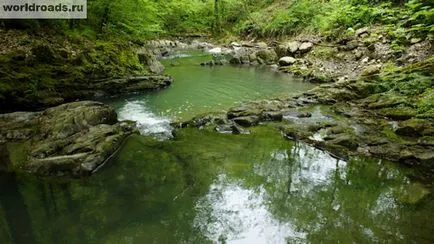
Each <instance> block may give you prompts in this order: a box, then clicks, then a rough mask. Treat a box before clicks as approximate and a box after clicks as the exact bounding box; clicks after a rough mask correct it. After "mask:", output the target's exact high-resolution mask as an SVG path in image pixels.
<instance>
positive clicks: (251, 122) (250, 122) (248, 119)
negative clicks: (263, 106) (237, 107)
mask: <svg viewBox="0 0 434 244" xmlns="http://www.w3.org/2000/svg"><path fill="white" fill-rule="evenodd" d="M233 121H234V122H235V123H237V124H239V125H241V126H245V127H250V126H255V125H257V124H258V123H259V117H258V116H244V117H237V118H234V119H233Z"/></svg>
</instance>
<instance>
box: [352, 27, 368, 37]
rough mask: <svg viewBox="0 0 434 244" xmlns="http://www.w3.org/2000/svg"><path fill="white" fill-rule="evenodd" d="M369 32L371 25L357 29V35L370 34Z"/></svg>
mask: <svg viewBox="0 0 434 244" xmlns="http://www.w3.org/2000/svg"><path fill="white" fill-rule="evenodd" d="M368 33H369V27H363V28H360V29H357V30H356V33H355V34H356V36H361V35H362V34H368Z"/></svg>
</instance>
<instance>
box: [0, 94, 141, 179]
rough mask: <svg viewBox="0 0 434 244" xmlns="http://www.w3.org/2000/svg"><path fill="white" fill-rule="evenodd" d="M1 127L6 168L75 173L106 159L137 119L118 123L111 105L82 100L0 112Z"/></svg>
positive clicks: (0, 141)
mask: <svg viewBox="0 0 434 244" xmlns="http://www.w3.org/2000/svg"><path fill="white" fill-rule="evenodd" d="M0 128H1V129H0V144H1V145H2V146H3V148H7V153H6V154H3V157H7V159H4V160H5V161H7V162H10V165H8V167H9V169H10V170H24V171H27V172H30V173H34V174H37V175H45V176H65V175H66V176H72V177H78V176H85V175H89V174H90V173H92V172H94V171H95V170H96V169H97V168H98V167H99V166H101V165H102V164H103V163H104V162H105V161H106V160H107V159H108V158H110V156H111V155H112V154H113V153H115V152H116V150H117V149H118V148H119V147H120V146H121V144H122V142H123V141H124V139H125V138H126V137H127V136H129V135H130V134H132V133H134V132H135V123H134V122H118V120H117V115H116V113H115V111H114V109H113V108H111V107H109V106H107V105H104V104H103V103H99V102H93V101H82V102H74V103H68V104H63V105H60V106H57V107H53V108H49V109H47V110H45V111H43V112H18V113H11V114H2V115H0ZM5 155H7V156H5ZM1 160H3V159H1Z"/></svg>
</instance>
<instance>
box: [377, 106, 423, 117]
mask: <svg viewBox="0 0 434 244" xmlns="http://www.w3.org/2000/svg"><path fill="white" fill-rule="evenodd" d="M377 113H379V114H381V115H383V116H385V117H389V118H391V119H397V120H406V119H410V118H412V117H415V116H416V115H417V111H415V110H414V108H411V107H405V106H403V107H393V108H382V109H380V110H378V111H377Z"/></svg>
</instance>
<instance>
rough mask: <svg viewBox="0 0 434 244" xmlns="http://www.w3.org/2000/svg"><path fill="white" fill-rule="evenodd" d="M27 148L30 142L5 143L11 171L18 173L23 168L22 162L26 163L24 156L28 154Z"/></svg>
mask: <svg viewBox="0 0 434 244" xmlns="http://www.w3.org/2000/svg"><path fill="white" fill-rule="evenodd" d="M29 147H30V141H24V142H10V143H7V149H8V152H9V160H10V162H11V164H12V165H11V166H12V169H13V170H15V171H19V170H20V168H21V167H22V166H23V162H26V161H27V158H26V155H28V153H29V152H28V150H29Z"/></svg>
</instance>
